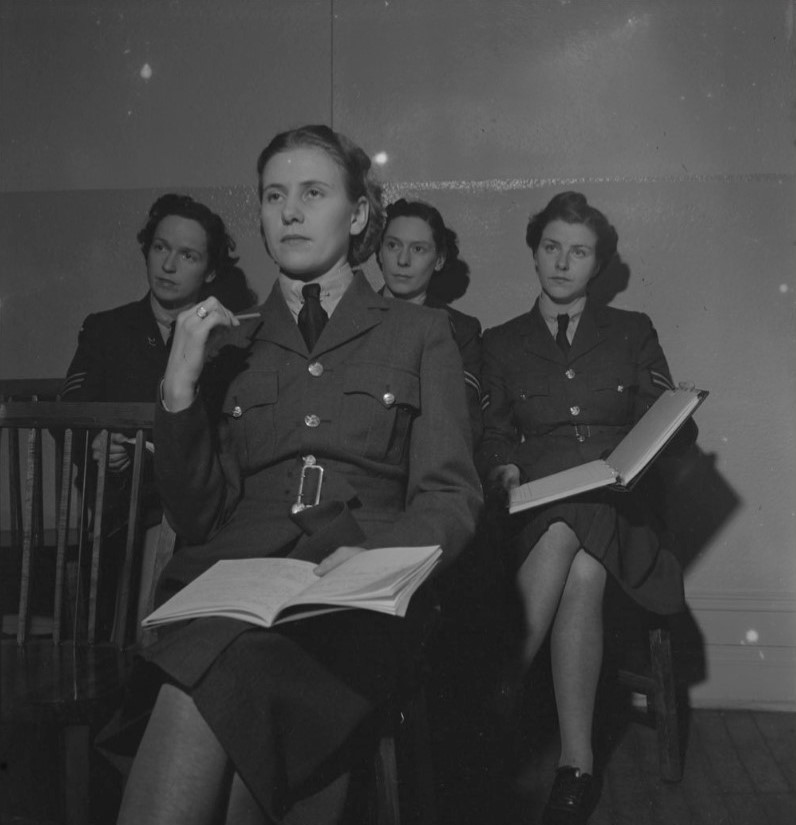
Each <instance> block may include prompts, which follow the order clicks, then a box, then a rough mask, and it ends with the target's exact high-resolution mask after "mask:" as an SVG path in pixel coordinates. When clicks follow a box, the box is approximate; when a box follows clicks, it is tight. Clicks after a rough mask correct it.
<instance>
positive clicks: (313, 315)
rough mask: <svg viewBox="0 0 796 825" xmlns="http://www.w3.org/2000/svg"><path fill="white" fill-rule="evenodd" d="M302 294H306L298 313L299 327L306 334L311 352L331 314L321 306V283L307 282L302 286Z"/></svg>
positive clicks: (305, 338) (305, 340) (305, 337)
mask: <svg viewBox="0 0 796 825" xmlns="http://www.w3.org/2000/svg"><path fill="white" fill-rule="evenodd" d="M301 294H302V295H303V296H304V305H303V306H302V307H301V312H299V314H298V328H299V330H301V334H302V335H303V336H304V342H305V343H306V344H307V349H308V350H309V351H310V352H311V351H312V348H313V347H314V346H315V342H316V341H317V340H318V338H320V335H321V331H322V330H323V328H324V327H325V326H326V322H327V321H328V320H329V316H328V315H327V314H326V311H325V310H324V308H323V307H322V306H321V287H320V284H306V285H305V286H304V287H302V289H301Z"/></svg>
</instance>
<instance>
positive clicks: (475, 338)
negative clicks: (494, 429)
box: [425, 295, 483, 446]
mask: <svg viewBox="0 0 796 825" xmlns="http://www.w3.org/2000/svg"><path fill="white" fill-rule="evenodd" d="M425 305H426V306H427V307H433V308H435V309H444V310H445V311H446V312H447V313H448V318H449V320H450V324H451V331H452V332H453V339H454V341H456V346H457V347H458V348H459V354H460V355H461V356H462V363H463V364H464V383H465V387H466V395H467V409H468V411H469V413H470V427H471V429H472V433H473V446H476V445H477V444H478V442H479V441H480V439H481V431H482V429H483V425H482V421H481V399H482V391H481V323H480V321H479V320H478V319H477V318H475V317H474V316H472V315H465V313H463V312H459V310H458V309H454V308H453V307H452V306H449V305H448V304H446V303H443V302H442V301H440V300H438V299H436V298H434V297H433V296H431V295H428V296H426V303H425Z"/></svg>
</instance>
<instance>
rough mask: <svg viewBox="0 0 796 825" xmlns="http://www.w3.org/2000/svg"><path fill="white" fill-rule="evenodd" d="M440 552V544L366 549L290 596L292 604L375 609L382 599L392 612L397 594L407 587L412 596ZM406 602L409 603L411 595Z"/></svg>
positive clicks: (388, 610)
mask: <svg viewBox="0 0 796 825" xmlns="http://www.w3.org/2000/svg"><path fill="white" fill-rule="evenodd" d="M440 555H442V550H441V548H440V547H439V546H438V545H431V546H428V547H381V548H377V549H374V550H366V551H365V552H364V553H358V554H357V555H356V556H353V557H352V558H350V559H348V560H347V561H346V562H344V563H343V564H341V565H340V566H339V567H336V568H335V569H334V570H332V571H331V572H329V573H327V574H326V575H325V576H322V577H320V578H316V580H315V583H314V584H312V585H311V586H310V587H308V588H307V589H306V590H304V591H303V592H302V593H301V594H299V595H297V596H296V597H294V598H293V599H291V602H290V604H291V607H292V606H293V605H303V604H329V605H334V604H339V605H342V604H344V605H349V606H351V607H367V608H370V609H374V610H376V609H379V607H378V603H379V602H387V603H388V605H387V612H391V613H392V612H393V609H392V603H393V602H394V601H395V597H396V595H397V594H398V593H400V592H401V591H403V590H406V589H408V590H409V591H410V592H409V595H410V596H411V594H412V593H413V592H414V591H415V590H416V589H417V587H418V585H419V584H420V583H421V582H422V581H423V580H424V579H425V578H426V577H427V576H428V573H429V572H430V570H431V568H432V567H433V566H434V565H435V564H436V563H437V561H438V559H439V557H440ZM405 601H406V602H407V603H408V597H407V598H406V600H405ZM399 615H402V614H399Z"/></svg>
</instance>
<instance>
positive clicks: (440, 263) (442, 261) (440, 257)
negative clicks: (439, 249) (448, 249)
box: [434, 255, 445, 272]
mask: <svg viewBox="0 0 796 825" xmlns="http://www.w3.org/2000/svg"><path fill="white" fill-rule="evenodd" d="M443 266H445V256H444V255H437V262H436V263H435V264H434V272H439V271H440V269H442V267H443Z"/></svg>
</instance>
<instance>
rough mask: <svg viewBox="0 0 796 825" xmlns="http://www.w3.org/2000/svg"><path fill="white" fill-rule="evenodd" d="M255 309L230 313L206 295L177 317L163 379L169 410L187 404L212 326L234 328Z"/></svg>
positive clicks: (197, 375)
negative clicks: (202, 299) (236, 313)
mask: <svg viewBox="0 0 796 825" xmlns="http://www.w3.org/2000/svg"><path fill="white" fill-rule="evenodd" d="M258 316H259V313H258V312H248V313H240V314H238V315H234V314H233V313H232V312H230V311H229V310H228V309H227V308H226V307H225V306H224V305H223V304H222V303H221V302H220V301H219V300H218V299H217V298H215V297H212V296H211V297H209V298H205V300H204V301H202V302H201V303H199V304H197V305H196V306H193V307H190V308H189V309H186V310H184V311H183V312H181V313H180V314H179V315H178V316H177V323H176V325H175V328H174V341H173V343H172V345H171V354H170V355H169V361H168V364H167V366H166V374H165V376H164V378H163V401H164V403H165V404H166V407H167V408H168V409H169V410H171V411H172V412H179V411H180V410H184V409H186V408H187V407H189V406H190V405H191V403H192V402H193V399H194V397H195V395H196V385H197V383H198V381H199V376H200V375H201V372H202V368H203V367H204V362H205V351H206V349H207V341H208V339H209V337H210V335H211V333H212V332H213V330H214V329H216V327H237V326H240V323H241V321H245V320H248V319H251V318H256V317H258Z"/></svg>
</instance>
